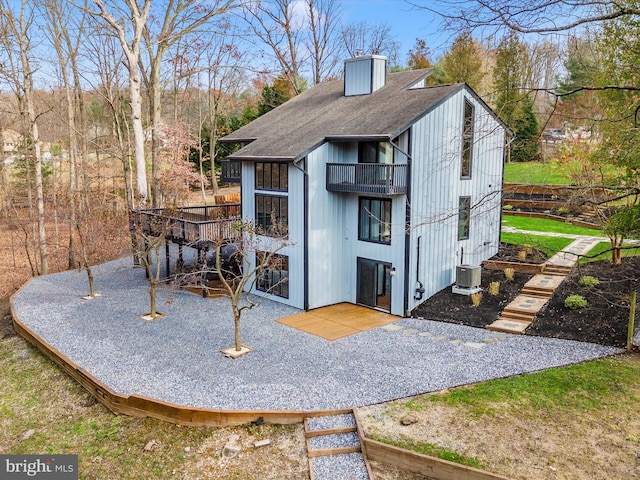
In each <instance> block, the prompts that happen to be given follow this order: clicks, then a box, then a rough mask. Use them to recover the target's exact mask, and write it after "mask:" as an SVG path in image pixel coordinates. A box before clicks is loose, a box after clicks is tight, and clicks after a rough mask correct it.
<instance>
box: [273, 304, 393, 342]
mask: <svg viewBox="0 0 640 480" xmlns="http://www.w3.org/2000/svg"><path fill="white" fill-rule="evenodd" d="M398 320H400V317H398V316H396V315H391V314H388V313H384V312H379V311H377V310H373V309H371V308H366V307H361V306H359V305H353V304H351V303H338V304H336V305H329V306H328V307H321V308H316V309H314V310H311V311H309V312H304V313H298V314H296V315H292V316H290V317H285V318H281V319H280V320H278V322H280V323H282V324H283V325H287V326H289V327H292V328H295V329H297V330H302V331H303V332H307V333H310V334H312V335H316V336H318V337H322V338H324V339H326V340H337V339H339V338H343V337H346V336H348V335H353V334H354V333H358V332H364V331H365V330H369V329H370V328H375V327H382V326H383V325H387V324H389V323H394V322H397V321H398Z"/></svg>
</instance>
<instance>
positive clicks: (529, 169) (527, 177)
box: [504, 162, 573, 185]
mask: <svg viewBox="0 0 640 480" xmlns="http://www.w3.org/2000/svg"><path fill="white" fill-rule="evenodd" d="M568 174H569V170H568V169H566V168H564V167H563V166H561V165H559V164H558V163H556V162H549V163H539V162H518V163H507V164H505V166H504V181H505V182H507V183H535V184H546V185H571V184H572V183H573V181H572V180H571V179H570V178H569V176H568Z"/></svg>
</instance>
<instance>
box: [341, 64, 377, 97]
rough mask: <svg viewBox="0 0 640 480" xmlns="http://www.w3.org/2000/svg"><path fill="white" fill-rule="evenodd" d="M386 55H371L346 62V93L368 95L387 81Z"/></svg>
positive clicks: (349, 94)
mask: <svg viewBox="0 0 640 480" xmlns="http://www.w3.org/2000/svg"><path fill="white" fill-rule="evenodd" d="M386 63H387V62H386V57H382V56H379V55H371V56H367V57H358V58H354V59H350V60H347V61H346V62H345V64H344V79H345V81H344V94H345V96H346V97H349V96H353V95H368V94H370V93H373V92H375V91H376V90H378V89H379V88H382V87H384V85H385V82H386Z"/></svg>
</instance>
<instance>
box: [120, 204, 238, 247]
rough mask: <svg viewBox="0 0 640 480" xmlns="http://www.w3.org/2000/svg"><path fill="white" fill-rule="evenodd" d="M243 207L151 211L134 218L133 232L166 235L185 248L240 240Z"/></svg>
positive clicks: (234, 205)
mask: <svg viewBox="0 0 640 480" xmlns="http://www.w3.org/2000/svg"><path fill="white" fill-rule="evenodd" d="M240 208H241V207H240V204H239V203H231V204H226V205H208V206H203V207H182V208H177V209H167V208H149V209H143V210H136V211H134V212H133V214H132V226H131V227H132V229H136V228H139V229H140V230H141V231H142V233H144V234H146V235H165V237H166V238H167V240H170V241H172V242H175V243H179V244H182V245H186V244H189V245H194V246H202V245H206V244H213V243H216V242H219V241H221V240H228V239H236V238H238V237H239V231H238V229H237V228H234V224H235V223H236V222H237V221H238V220H239V219H240V218H241V209H240Z"/></svg>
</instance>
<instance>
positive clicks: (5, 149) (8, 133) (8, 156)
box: [0, 129, 22, 165]
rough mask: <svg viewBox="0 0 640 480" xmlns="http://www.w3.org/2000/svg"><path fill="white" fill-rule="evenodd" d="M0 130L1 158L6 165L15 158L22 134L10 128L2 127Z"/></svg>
mask: <svg viewBox="0 0 640 480" xmlns="http://www.w3.org/2000/svg"><path fill="white" fill-rule="evenodd" d="M0 132H1V133H2V138H1V139H0V140H2V159H3V160H4V162H5V163H6V164H7V165H10V164H11V163H13V162H14V160H15V158H16V153H17V151H18V146H19V145H20V142H21V141H22V136H21V135H20V134H19V133H18V132H16V131H15V130H11V129H2V130H0Z"/></svg>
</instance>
